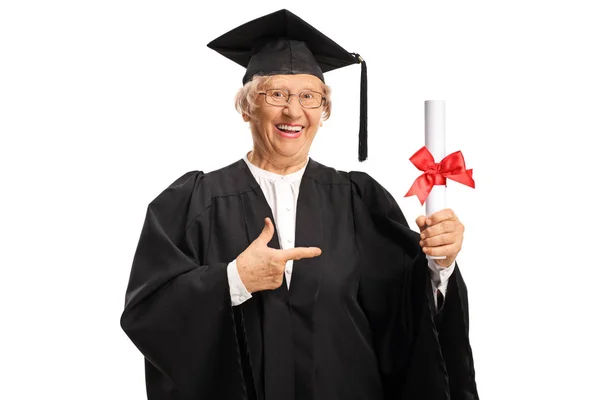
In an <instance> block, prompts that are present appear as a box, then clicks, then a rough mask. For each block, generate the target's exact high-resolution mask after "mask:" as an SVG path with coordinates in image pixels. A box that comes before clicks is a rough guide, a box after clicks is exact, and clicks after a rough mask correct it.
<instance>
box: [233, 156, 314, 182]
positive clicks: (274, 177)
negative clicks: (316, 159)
mask: <svg viewBox="0 0 600 400" xmlns="http://www.w3.org/2000/svg"><path fill="white" fill-rule="evenodd" d="M243 160H244V161H245V162H246V164H247V165H248V168H250V172H252V175H254V176H259V177H261V178H264V179H267V180H270V181H274V182H281V181H282V180H283V181H286V182H295V181H299V180H301V179H302V175H304V171H305V170H306V166H307V165H308V158H307V159H306V163H304V166H303V167H302V168H301V169H299V170H298V171H296V172H292V173H291V174H287V175H280V174H276V173H275V172H271V171H267V170H264V169H262V168H259V167H257V166H256V165H254V164H252V163H251V162H250V160H248V154H247V153H246V154H244V157H243Z"/></svg>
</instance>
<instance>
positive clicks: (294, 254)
mask: <svg viewBox="0 0 600 400" xmlns="http://www.w3.org/2000/svg"><path fill="white" fill-rule="evenodd" d="M279 251H280V256H281V258H282V259H284V260H285V261H288V260H301V259H303V258H313V257H317V256H320V255H321V249H320V248H318V247H295V248H293V249H287V250H279Z"/></svg>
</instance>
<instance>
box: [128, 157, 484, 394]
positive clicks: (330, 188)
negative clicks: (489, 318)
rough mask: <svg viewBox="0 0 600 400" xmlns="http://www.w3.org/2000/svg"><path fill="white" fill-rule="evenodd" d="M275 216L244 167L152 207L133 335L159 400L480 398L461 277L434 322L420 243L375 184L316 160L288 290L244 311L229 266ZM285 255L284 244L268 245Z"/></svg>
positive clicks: (134, 278) (195, 178)
mask: <svg viewBox="0 0 600 400" xmlns="http://www.w3.org/2000/svg"><path fill="white" fill-rule="evenodd" d="M265 217H270V218H271V220H273V215H272V212H271V209H270V207H269V205H268V203H267V201H266V199H265V197H264V195H263V193H262V190H261V189H260V186H259V185H258V183H257V182H256V180H255V179H254V177H253V176H252V174H251V172H250V170H249V169H248V167H247V165H246V164H245V162H244V161H243V160H240V161H238V162H236V163H234V164H232V165H230V166H228V167H225V168H223V169H220V170H218V171H213V172H210V173H206V174H205V173H203V172H201V171H192V172H188V173H186V174H184V175H183V176H182V177H180V178H179V179H177V180H176V181H175V182H174V183H173V184H172V185H171V186H169V187H168V188H167V189H166V190H165V191H163V192H162V193H161V194H160V195H159V196H158V197H157V198H156V199H154V200H153V201H152V202H151V203H150V204H149V206H148V211H147V216H146V220H145V223H144V226H143V229H142V233H141V237H140V240H139V244H138V247H137V250H136V253H135V257H134V261H133V266H132V270H131V276H130V281H129V285H128V288H127V294H126V304H125V309H124V312H123V314H122V316H121V326H122V328H123V329H124V331H125V332H126V333H127V335H128V336H129V338H130V339H131V340H132V341H133V343H134V344H135V345H136V346H137V348H138V349H139V350H140V352H141V353H142V354H143V355H144V357H145V367H146V386H147V393H148V399H150V400H158V399H161V400H163V399H190V400H191V399H195V400H199V399H222V400H225V399H231V400H242V399H249V400H253V399H266V400H288V399H289V400H338V399H339V400H359V399H361V400H362V399H365V400H367V399H368V400H379V399H385V400H389V399H404V400H408V399H420V400H421V399H450V398H451V399H453V400H455V399H477V398H478V395H477V389H476V384H475V377H474V375H475V374H474V368H473V357H472V353H471V348H470V344H469V338H468V321H469V317H468V305H467V290H466V286H465V283H464V281H463V279H462V278H461V274H460V271H459V270H458V268H457V269H456V270H455V272H454V273H453V275H452V277H451V279H450V282H449V285H448V291H447V295H446V300H445V302H444V306H443V307H442V310H440V311H439V312H438V313H436V312H435V310H434V306H433V293H432V290H431V283H430V278H429V272H428V268H427V261H426V258H425V257H424V255H423V253H422V251H421V249H420V247H419V245H418V241H419V239H418V236H419V235H418V234H417V233H416V232H413V231H411V230H410V229H409V228H408V224H407V223H406V220H405V218H404V216H403V214H402V212H401V210H400V208H399V207H398V205H397V203H396V202H395V200H394V199H393V198H392V196H391V195H390V194H389V193H388V192H387V191H386V190H385V189H384V188H383V187H382V186H381V185H379V184H378V183H377V182H376V181H375V180H374V179H372V178H371V177H370V176H369V175H367V174H365V173H361V172H349V173H348V172H340V171H337V170H334V169H332V168H329V167H325V166H323V165H321V164H319V163H317V162H316V161H314V160H312V159H309V163H308V165H307V168H306V171H305V173H304V175H303V178H302V181H301V185H300V193H299V198H298V205H297V218H296V221H297V222H296V246H298V247H300V246H317V247H320V248H321V249H322V255H321V256H319V257H316V258H312V259H304V260H299V261H295V262H294V272H293V279H292V280H291V286H290V288H289V290H288V288H287V285H286V283H285V281H284V284H283V285H281V287H280V288H279V289H277V290H272V291H263V292H257V293H254V294H253V297H252V298H251V299H249V300H247V301H246V302H244V303H243V304H242V305H240V306H236V307H233V306H232V305H231V299H230V294H229V284H228V279H227V268H226V267H227V265H228V263H229V262H231V261H232V260H234V259H235V258H236V257H237V256H238V255H239V254H240V253H241V252H242V251H244V249H245V248H246V247H247V246H248V245H249V244H250V243H251V242H252V241H253V240H254V239H255V238H256V237H258V235H259V234H260V232H261V230H262V228H263V227H264V218H265ZM269 246H270V247H273V248H279V243H278V240H277V233H275V235H274V236H273V239H272V241H271V242H270V243H269Z"/></svg>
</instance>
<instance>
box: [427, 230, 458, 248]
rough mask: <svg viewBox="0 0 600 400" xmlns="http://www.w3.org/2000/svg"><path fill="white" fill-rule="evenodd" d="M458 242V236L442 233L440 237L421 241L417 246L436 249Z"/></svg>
mask: <svg viewBox="0 0 600 400" xmlns="http://www.w3.org/2000/svg"><path fill="white" fill-rule="evenodd" d="M459 241H460V236H459V235H457V234H456V233H443V234H441V235H437V236H433V237H430V238H427V239H423V240H421V241H420V242H419V245H420V246H421V247H436V246H445V245H449V244H453V243H457V242H459Z"/></svg>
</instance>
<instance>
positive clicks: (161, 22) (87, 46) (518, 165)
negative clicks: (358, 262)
mask: <svg viewBox="0 0 600 400" xmlns="http://www.w3.org/2000/svg"><path fill="white" fill-rule="evenodd" d="M593 3H594V2H593V1H589V2H583V1H573V0H571V1H568V2H567V1H562V2H556V1H546V2H541V1H539V2H533V1H524V0H521V1H503V2H490V1H452V2H448V1H429V0H424V1H418V2H417V1H413V2H410V4H409V2H398V4H397V5H395V8H394V9H393V10H392V8H391V6H390V5H388V4H385V3H381V2H377V1H368V2H361V3H357V4H356V5H350V4H346V5H343V6H342V5H341V3H340V5H338V6H334V5H332V4H330V3H329V2H325V1H302V2H281V1H279V2H275V1H258V2H249V1H246V2H239V3H235V2H232V1H220V2H211V3H210V5H201V3H200V1H168V2H167V1H160V2H159V1H132V0H119V1H109V0H105V1H64V0H61V1H58V0H57V1H38V2H34V1H25V0H24V1H10V0H7V1H3V2H2V5H1V6H0V134H1V145H0V152H1V153H0V163H1V165H0V167H1V168H0V176H1V186H0V190H1V192H2V194H1V196H0V201H1V207H0V213H1V214H0V217H1V221H0V230H1V237H0V249H1V251H0V265H1V268H2V270H1V275H0V307H1V316H0V327H1V328H0V335H1V340H0V348H1V352H0V368H1V371H0V377H1V378H0V398H2V399H7V400H12V399H42V398H57V399H103V400H104V399H127V400H137V399H139V400H141V399H145V387H144V372H143V358H142V356H141V354H140V353H139V352H138V351H137V349H136V348H135V347H134V345H133V344H132V343H131V342H130V341H129V339H128V338H127V337H126V335H125V334H124V333H123V331H122V330H121V328H120V326H119V318H120V313H121V311H122V308H123V305H124V295H125V288H126V285H127V280H128V277H129V269H130V266H131V260H132V257H133V252H134V250H135V247H136V244H137V240H138V238H139V233H140V230H141V227H142V222H143V218H144V215H145V211H146V206H147V204H148V203H149V202H150V201H151V200H152V199H153V198H154V197H155V196H157V195H158V194H159V193H160V192H161V191H162V190H163V189H164V188H166V187H167V186H168V185H169V184H170V183H171V182H172V181H174V180H175V179H176V178H178V177H179V176H180V175H182V174H183V173H185V172H187V171H189V170H196V169H199V170H203V171H205V172H208V171H210V170H213V169H216V168H219V167H221V166H224V165H228V164H230V163H231V162H234V161H236V160H238V159H239V158H240V157H241V156H242V155H243V153H244V152H245V151H247V150H249V149H250V146H251V140H250V133H249V130H248V129H247V127H246V126H245V124H244V123H243V121H242V120H241V117H240V116H239V115H238V114H237V113H236V111H235V110H234V108H233V101H232V100H233V96H234V94H235V92H236V91H237V89H238V88H239V87H240V86H241V79H242V76H243V73H244V70H243V68H241V67H239V66H237V65H236V64H234V63H232V62H230V61H228V60H227V59H225V58H223V57H221V56H219V55H218V54H217V53H215V52H214V51H212V50H210V49H208V48H207V47H206V44H207V43H208V42H209V41H211V40H212V39H213V38H215V37H217V36H220V35H221V34H222V33H224V32H226V31H228V30H229V29H231V28H234V27H236V26H238V25H239V24H241V23H244V22H246V21H248V20H250V19H253V18H256V17H259V16H262V15H264V14H267V13H270V12H273V11H276V10H278V9H280V8H283V7H285V8H288V9H289V10H290V11H292V12H294V13H295V14H297V15H299V16H300V17H301V18H303V19H305V20H306V21H308V22H309V23H310V24H312V25H313V26H315V27H316V28H318V29H320V30H321V31H322V32H324V33H325V34H326V35H328V36H329V37H331V38H332V39H334V40H335V41H337V42H338V43H339V44H340V45H341V46H342V47H344V48H345V49H347V50H348V51H351V52H357V53H360V54H361V55H362V56H363V57H364V59H365V60H366V61H367V65H368V68H369V132H370V141H369V146H370V153H369V160H368V161H367V162H365V163H358V161H357V133H358V104H359V97H358V92H359V82H360V67H359V65H354V66H349V67H346V68H343V69H340V70H338V71H334V72H331V73H329V74H327V76H326V79H327V83H328V84H329V85H331V86H332V88H333V102H334V107H333V113H332V117H331V119H330V120H329V121H327V122H326V123H325V125H324V126H323V128H322V129H321V131H320V132H319V135H318V136H317V139H316V140H315V142H314V144H313V148H312V150H311V156H312V157H313V158H315V159H316V160H317V161H320V162H321V163H324V164H326V165H330V166H334V167H336V168H338V169H342V170H363V171H366V172H368V173H369V174H371V175H372V176H373V177H375V178H376V179H377V180H378V181H379V182H380V183H382V184H383V185H384V186H385V187H386V188H387V189H388V190H389V191H390V192H391V193H392V194H393V195H394V196H395V198H396V199H397V201H398V202H399V204H400V206H401V207H402V209H403V210H404V212H405V214H406V216H407V218H408V219H409V220H410V221H411V224H412V226H413V227H414V228H415V229H416V225H415V224H414V222H413V221H414V219H415V218H416V217H417V216H418V215H419V214H421V213H422V212H423V211H424V208H423V207H421V206H420V205H419V203H418V201H417V199H416V198H415V197H410V198H404V197H403V196H404V194H405V193H406V191H407V190H408V188H409V187H410V185H411V184H412V181H413V180H414V179H415V178H416V177H417V176H418V174H419V172H418V171H417V170H416V168H414V167H413V166H412V164H410V162H409V161H408V158H409V157H410V156H411V155H412V154H413V153H414V152H415V151H416V150H417V149H418V148H419V147H421V146H422V145H423V140H424V139H423V129H424V127H423V125H424V124H423V118H424V115H423V113H424V111H423V110H424V107H423V102H424V101H425V100H430V99H442V100H446V115H447V119H446V131H447V136H448V143H447V151H448V152H452V151H456V150H461V151H462V152H463V154H464V156H465V158H466V160H467V166H468V167H469V168H473V169H474V178H475V181H476V184H477V186H476V189H474V190H473V189H470V188H467V187H465V186H461V185H458V184H453V183H452V182H450V183H449V185H448V196H449V198H448V205H449V206H450V207H451V208H453V209H454V210H455V211H456V213H457V214H458V216H459V217H460V218H461V220H462V221H463V223H464V224H465V226H466V233H465V242H464V246H463V250H462V252H461V254H460V255H459V264H460V266H461V269H462V272H463V274H464V277H465V280H466V281H467V284H468V287H469V295H470V311H471V341H472V347H473V351H474V356H475V365H476V371H477V381H478V386H479V391H480V395H481V397H482V399H486V400H493V399H502V400H505V399H542V398H544V399H545V398H552V399H579V398H581V399H583V398H585V399H591V398H596V399H597V398H600V394H599V393H598V389H597V382H596V379H597V374H598V372H599V367H598V366H597V363H596V361H595V360H597V359H598V358H599V357H600V348H599V345H598V339H597V337H598V334H597V333H596V332H595V330H594V328H595V326H596V324H597V322H598V315H599V313H598V309H597V302H598V297H599V295H598V294H597V292H598V281H599V278H600V273H599V272H598V270H599V267H600V266H599V265H598V244H599V243H598V242H599V241H598V239H599V235H598V234H597V233H596V232H597V229H598V225H599V222H600V220H599V218H598V212H597V206H595V204H597V200H596V199H595V196H594V195H592V188H593V187H595V186H596V187H597V186H598V185H597V182H598V178H597V177H598V172H597V167H598V162H597V161H596V160H597V158H596V157H597V154H598V150H597V148H596V146H597V144H598V140H597V138H598V136H599V135H600V118H599V117H598V116H599V115H600V114H599V112H600V96H599V95H598V93H599V92H600V73H599V72H598V71H600V61H599V58H598V55H597V54H598V49H599V38H600V23H599V22H598V12H597V11H595V9H594V8H593ZM390 4H391V3H390Z"/></svg>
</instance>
